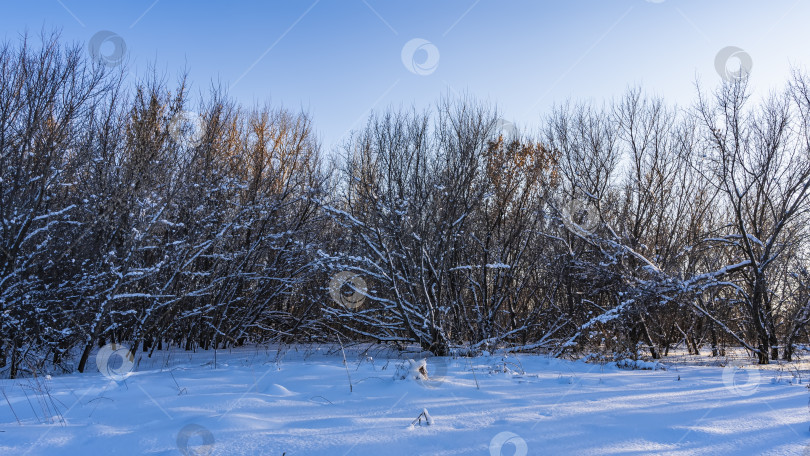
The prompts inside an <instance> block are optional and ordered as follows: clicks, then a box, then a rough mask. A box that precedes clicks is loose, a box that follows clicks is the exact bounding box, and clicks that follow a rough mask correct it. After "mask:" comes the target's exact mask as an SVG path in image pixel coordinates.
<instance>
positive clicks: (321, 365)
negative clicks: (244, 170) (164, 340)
mask: <svg viewBox="0 0 810 456" xmlns="http://www.w3.org/2000/svg"><path fill="white" fill-rule="evenodd" d="M110 355H111V352H109V351H108V352H103V353H102V355H101V357H99V359H100V360H101V361H102V363H108V365H107V367H106V368H105V367H104V366H102V369H101V370H103V371H104V372H103V373H100V372H95V373H92V374H91V373H85V374H74V375H66V376H55V377H53V378H40V379H36V380H34V379H18V380H2V381H0V389H1V390H2V392H3V393H4V396H5V397H0V454H2V455H6V454H8V455H11V454H28V455H44V454H49V455H50V454H60V455H95V454H99V455H101V454H147V455H173V454H200V455H205V454H211V455H242V454H255V455H260V454H261V455H278V456H281V455H287V456H296V455H378V456H379V455H382V456H395V455H407V456H417V455H468V454H469V455H503V456H507V455H546V454H592V455H616V454H632V455H642V454H657V455H687V454H690V455H691V454H711V455H721V454H729V455H731V454H733V455H742V454H773V455H789V454H795V455H805V454H807V455H810V432H808V425H809V424H810V413H808V396H809V394H808V389H807V388H806V385H807V384H808V380H810V377H808V373H807V371H802V370H796V369H795V368H792V367H791V368H788V367H785V366H770V367H769V368H768V369H764V370H760V369H757V368H756V367H755V366H750V365H747V366H745V367H744V368H742V369H740V368H737V367H734V366H733V364H734V362H731V363H730V364H729V365H728V366H727V367H725V368H724V367H719V366H711V365H701V362H702V361H709V360H710V359H709V358H695V357H691V358H687V357H676V358H673V359H674V360H676V362H675V363H667V364H665V366H666V370H628V369H619V368H618V367H616V364H615V363H611V364H600V363H585V362H582V361H577V362H572V361H564V360H556V359H549V358H547V357H544V356H538V355H519V356H514V355H511V356H509V357H506V358H504V357H503V356H496V355H491V356H482V357H478V358H474V359H466V358H457V359H452V358H429V359H428V360H427V369H428V371H429V375H430V376H431V377H432V379H431V380H429V381H421V380H412V379H404V380H400V379H398V377H401V376H412V375H413V374H414V372H415V371H416V370H417V369H418V363H417V365H416V366H411V365H410V363H409V362H408V361H407V359H402V358H401V357H400V358H398V357H397V355H393V354H391V353H390V352H384V351H380V350H379V349H376V348H372V349H369V350H368V351H365V352H363V351H362V350H358V349H356V348H355V349H352V350H347V352H346V356H347V360H348V362H347V365H346V366H344V364H343V355H342V353H341V351H340V349H339V348H338V349H337V350H334V349H332V348H331V347H324V348H317V349H315V348H306V347H299V348H297V349H289V348H287V349H285V350H284V351H281V352H279V351H275V350H269V349H266V348H261V349H259V348H255V347H254V348H250V349H249V348H245V349H241V350H238V351H232V352H226V353H223V352H219V353H217V356H216V365H215V364H214V353H213V352H198V353H195V354H193V355H190V354H188V353H185V352H172V353H170V354H167V353H160V354H157V355H155V357H154V358H152V359H148V358H144V359H140V360H136V366H129V365H127V364H124V365H122V364H121V359H120V358H119V357H117V356H116V355H112V356H110ZM400 356H401V355H400ZM412 356H413V355H412ZM413 357H414V358H415V359H418V357H417V356H413ZM105 360H106V361H105ZM705 364H716V361H715V360H711V361H710V362H706V363H705ZM644 367H655V366H644ZM130 370H131V371H132V372H129V371H130ZM347 370H348V373H347ZM124 374H126V375H124ZM350 385H351V387H350ZM350 388H351V391H350ZM0 396H3V395H0ZM6 398H7V399H6ZM423 410H427V412H428V414H429V415H430V421H432V424H431V425H428V424H427V421H426V420H425V419H424V417H423V418H422V420H421V422H416V424H414V425H412V423H413V422H414V421H415V420H416V419H417V417H418V416H419V415H420V414H421V413H422V412H423ZM205 444H207V446H206V445H205Z"/></svg>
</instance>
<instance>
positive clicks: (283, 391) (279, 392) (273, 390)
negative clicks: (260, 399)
mask: <svg viewBox="0 0 810 456" xmlns="http://www.w3.org/2000/svg"><path fill="white" fill-rule="evenodd" d="M264 393H265V394H267V395H270V396H276V397H289V396H295V393H293V392H292V391H290V390H288V389H287V388H285V387H283V386H281V385H279V384H277V383H273V384H272V385H270V386H268V387H267V389H266V390H265V391H264Z"/></svg>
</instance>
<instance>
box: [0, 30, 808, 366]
mask: <svg viewBox="0 0 810 456" xmlns="http://www.w3.org/2000/svg"><path fill="white" fill-rule="evenodd" d="M43 43H44V44H42V45H36V46H33V45H31V44H30V42H29V41H28V40H23V41H22V42H19V43H6V44H4V45H2V46H1V47H0V375H2V376H10V377H16V376H19V375H23V374H25V373H26V372H30V371H34V370H40V369H42V368H43V367H46V366H57V367H58V368H62V369H64V370H66V371H70V370H73V369H78V370H79V371H84V370H85V368H86V365H87V361H88V358H89V356H90V354H91V352H92V351H93V350H94V349H95V348H96V347H98V346H100V345H104V344H105V343H108V342H122V343H126V344H128V345H129V346H130V347H132V349H133V350H136V351H139V352H141V351H143V352H147V353H149V354H151V353H152V352H153V351H154V350H160V349H163V348H167V347H169V346H172V345H173V346H181V347H183V348H185V349H189V350H192V349H195V348H197V347H200V348H222V347H228V346H234V345H240V344H244V343H249V342H268V341H279V342H298V341H312V340H315V341H318V340H335V339H337V338H340V339H341V340H344V341H346V340H356V341H378V342H386V343H394V344H412V343H416V344H419V345H420V346H421V347H422V348H424V349H425V350H429V351H431V352H433V353H434V354H437V355H443V354H447V353H448V352H449V350H450V349H451V348H452V347H465V348H466V349H467V350H470V351H477V350H484V349H491V348H493V347H506V348H509V349H511V350H544V351H549V352H552V353H554V354H556V355H558V356H562V355H568V354H576V353H584V352H602V353H606V354H608V355H611V356H616V357H637V356H639V355H642V354H643V355H649V356H652V357H654V358H659V357H662V356H666V355H667V353H668V351H669V350H670V349H671V348H672V347H674V346H676V345H678V344H683V345H684V346H686V347H687V348H688V350H689V351H690V352H693V353H697V352H700V351H701V350H705V349H710V350H711V353H712V354H713V355H719V354H722V351H723V350H724V347H725V346H726V345H727V344H730V345H734V346H743V347H745V348H746V349H748V350H749V351H750V352H751V353H752V354H753V355H754V356H756V357H757V359H758V360H759V362H760V363H768V362H769V361H770V360H773V359H777V358H779V357H781V358H783V359H786V360H791V359H792V358H794V357H795V356H796V350H797V347H802V344H805V343H807V342H808V337H809V336H808V333H807V324H808V322H809V321H810V273H808V269H807V267H808V260H810V259H809V258H808V256H807V246H808V240H807V238H806V237H807V234H808V226H807V217H808V209H810V201H809V199H810V77H808V76H807V75H805V74H804V73H801V72H798V71H797V72H795V73H794V74H793V75H792V77H791V79H790V82H789V83H788V84H787V86H786V87H785V89H784V90H783V91H782V92H779V93H774V94H773V95H771V96H770V97H768V98H767V99H765V100H763V101H760V102H756V103H754V102H751V101H750V100H749V89H748V81H747V79H746V78H744V77H743V78H741V79H738V80H734V81H731V82H727V83H724V84H723V85H721V86H720V87H719V88H718V89H717V90H716V91H715V92H713V93H705V92H702V91H701V92H699V93H698V96H697V101H696V103H695V104H694V106H691V107H688V108H675V107H673V106H671V105H669V104H667V103H666V102H665V101H664V100H662V99H660V98H655V97H650V96H647V95H645V94H644V93H643V92H642V91H640V90H630V91H628V92H627V94H626V95H624V96H623V97H622V98H620V99H618V100H615V101H613V102H611V103H609V104H606V105H602V106H599V105H595V104H565V105H562V106H560V107H558V108H557V109H555V110H554V111H553V112H552V113H551V114H550V115H548V116H547V117H546V118H544V119H543V122H542V125H541V127H540V129H539V130H538V132H537V133H536V134H535V135H534V136H531V135H528V134H520V135H518V134H514V132H509V133H508V134H507V133H505V132H503V131H500V130H499V125H502V122H500V121H499V116H498V113H497V111H496V110H495V109H493V108H492V107H490V106H487V105H485V104H482V103H479V102H477V101H475V100H473V99H471V98H459V99H450V98H445V99H442V100H441V101H440V102H439V103H438V104H437V106H436V107H435V109H432V110H428V111H423V112H420V111H415V110H388V111H386V112H384V113H378V114H374V115H372V116H371V117H370V119H369V120H368V122H367V124H366V126H365V127H364V128H362V129H360V130H359V131H356V132H355V133H354V134H353V135H352V137H351V138H350V139H349V140H348V141H346V142H345V143H344V144H343V145H342V147H341V148H340V150H338V151H336V152H337V154H335V156H334V157H329V156H327V155H326V154H324V153H322V151H321V147H320V145H319V144H318V141H317V140H316V138H315V134H314V131H313V125H312V122H311V120H310V118H309V117H308V116H307V115H306V114H304V113H296V112H291V111H288V110H285V109H278V108H273V107H256V108H244V107H241V106H238V105H237V104H235V103H234V102H233V101H232V100H230V99H229V98H228V97H227V96H226V95H224V94H223V93H222V91H219V90H212V91H211V93H210V95H208V96H207V97H205V99H204V100H203V101H202V102H201V103H200V104H199V105H198V106H197V107H196V108H195V110H196V111H198V112H199V114H198V115H195V114H190V113H189V111H190V110H191V109H190V106H189V105H190V101H189V95H188V89H187V87H186V86H185V82H184V80H182V79H181V80H180V81H179V82H178V83H177V84H176V85H174V86H170V84H168V83H167V82H166V81H165V80H163V79H161V78H159V77H155V76H152V77H148V78H146V79H144V80H142V81H141V82H139V83H137V84H136V85H135V86H134V87H129V86H127V85H126V84H125V83H124V82H123V81H124V77H123V73H122V72H121V71H120V70H119V71H115V70H111V69H110V68H108V67H106V66H104V65H103V64H101V63H98V62H93V61H92V60H90V59H88V58H86V57H85V56H84V52H83V51H82V49H81V48H80V47H78V46H67V45H63V44H61V43H60V41H59V39H58V38H57V37H53V36H52V37H45V39H44V40H43ZM344 271H347V272H344ZM341 272H344V275H338V277H345V276H346V274H348V276H352V275H354V276H355V277H359V278H361V279H362V280H361V281H360V282H362V283H363V284H365V286H362V287H358V286H357V284H358V283H360V282H358V281H356V280H355V281H349V282H347V283H346V284H344V286H343V289H342V290H339V291H338V292H339V293H344V294H346V295H355V296H357V295H358V293H359V294H361V295H362V296H360V298H361V299H360V300H356V301H353V302H354V303H356V304H357V305H348V306H347V305H344V304H341V303H340V302H339V300H334V299H331V298H330V281H331V283H332V284H334V280H333V278H334V277H336V274H338V273H341ZM338 285H340V283H338ZM331 291H332V292H333V293H334V290H331Z"/></svg>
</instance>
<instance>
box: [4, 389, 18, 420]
mask: <svg viewBox="0 0 810 456" xmlns="http://www.w3.org/2000/svg"><path fill="white" fill-rule="evenodd" d="M0 392H1V393H3V397H4V398H6V403H7V404H8V408H10V409H11V413H12V414H14V419H16V420H17V424H19V425H20V426H22V423H21V422H20V418H19V417H18V416H17V412H15V411H14V407H12V406H11V401H9V400H8V396H6V389H5V388H0Z"/></svg>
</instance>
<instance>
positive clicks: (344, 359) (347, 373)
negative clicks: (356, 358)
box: [335, 332, 354, 393]
mask: <svg viewBox="0 0 810 456" xmlns="http://www.w3.org/2000/svg"><path fill="white" fill-rule="evenodd" d="M335 334H336V335H337V338H338V343H339V344H340V351H341V352H343V367H345V368H346V376H347V377H349V392H350V393H353V392H354V387H353V386H352V376H351V375H350V374H349V364H348V363H346V350H344V349H343V342H342V341H341V340H340V334H338V333H337V332H335Z"/></svg>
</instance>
